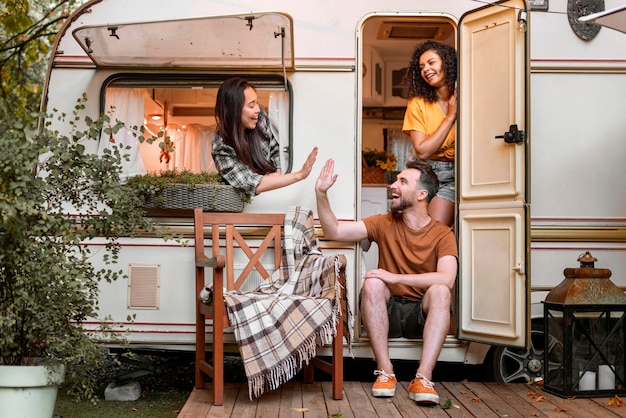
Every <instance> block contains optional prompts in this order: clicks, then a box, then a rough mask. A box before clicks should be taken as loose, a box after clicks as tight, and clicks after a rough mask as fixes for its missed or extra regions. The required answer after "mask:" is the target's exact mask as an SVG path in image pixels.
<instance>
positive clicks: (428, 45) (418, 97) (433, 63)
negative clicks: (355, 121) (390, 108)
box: [402, 41, 457, 226]
mask: <svg viewBox="0 0 626 418" xmlns="http://www.w3.org/2000/svg"><path fill="white" fill-rule="evenodd" d="M456 79H457V56H456V51H455V50H454V48H452V47H451V46H448V45H445V44H441V43H439V42H435V41H426V42H424V43H422V44H419V45H418V46H417V47H416V48H415V51H414V52H413V56H412V58H411V62H410V63H409V67H408V69H407V72H406V74H405V76H404V80H403V86H404V91H403V92H404V97H405V98H406V99H407V100H408V104H407V108H406V113H405V115H404V123H403V125H402V131H403V132H404V133H405V134H407V135H409V136H410V137H411V142H412V143H413V151H414V153H415V156H416V157H417V158H418V159H420V160H424V161H428V163H429V165H430V166H431V167H432V169H433V171H434V172H435V173H436V174H437V178H438V180H439V191H438V192H437V196H435V197H434V198H433V199H432V200H431V202H430V204H429V205H428V212H429V214H430V216H432V217H433V218H435V219H436V220H438V221H440V222H442V223H444V224H446V225H448V226H451V225H452V223H453V222H454V144H455V139H456V133H455V125H456V117H457V116H456V113H457V106H456Z"/></svg>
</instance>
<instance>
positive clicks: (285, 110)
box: [267, 91, 292, 173]
mask: <svg viewBox="0 0 626 418" xmlns="http://www.w3.org/2000/svg"><path fill="white" fill-rule="evenodd" d="M268 107H269V109H267V114H268V116H269V119H270V126H271V128H272V132H273V133H274V136H275V137H276V139H277V140H278V143H279V144H280V168H281V170H282V172H283V173H284V172H285V171H286V169H287V166H288V165H289V154H290V153H291V152H292V150H290V152H283V150H284V149H286V148H288V147H289V94H288V93H287V92H286V91H278V92H271V93H270V99H269V104H268Z"/></svg>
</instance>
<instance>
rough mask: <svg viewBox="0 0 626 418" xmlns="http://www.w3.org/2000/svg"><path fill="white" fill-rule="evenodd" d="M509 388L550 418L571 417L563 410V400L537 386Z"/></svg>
mask: <svg viewBox="0 0 626 418" xmlns="http://www.w3.org/2000/svg"><path fill="white" fill-rule="evenodd" d="M509 387H510V388H511V390H513V392H515V393H517V394H518V396H520V397H522V398H523V399H526V400H527V401H528V402H531V403H532V404H533V406H534V407H535V408H537V409H539V410H540V411H541V412H543V413H544V414H546V415H548V416H549V417H571V415H570V414H568V413H567V411H566V410H565V409H564V408H563V402H562V401H563V399H560V398H557V397H556V396H554V395H550V394H549V393H547V392H544V391H542V390H540V389H539V388H538V387H536V386H535V385H525V384H517V385H516V384H513V385H510V386H509ZM538 389H539V390H538ZM587 418H589V417H587ZM594 418H595V417H594Z"/></svg>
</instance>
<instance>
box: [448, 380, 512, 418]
mask: <svg viewBox="0 0 626 418" xmlns="http://www.w3.org/2000/svg"><path fill="white" fill-rule="evenodd" d="M441 384H442V385H444V386H445V387H446V388H447V389H448V391H450V393H451V394H453V395H454V396H455V397H456V399H458V401H459V402H460V403H461V404H462V405H463V406H465V408H467V410H468V411H469V413H470V414H471V415H473V416H476V417H481V418H487V417H499V416H500V415H498V414H496V413H495V412H494V411H493V410H492V409H491V408H489V406H487V404H485V403H484V402H482V401H481V400H480V398H479V397H478V395H476V394H475V393H473V392H472V391H471V390H470V389H468V388H467V387H466V386H465V385H464V384H463V383H461V382H449V383H441Z"/></svg>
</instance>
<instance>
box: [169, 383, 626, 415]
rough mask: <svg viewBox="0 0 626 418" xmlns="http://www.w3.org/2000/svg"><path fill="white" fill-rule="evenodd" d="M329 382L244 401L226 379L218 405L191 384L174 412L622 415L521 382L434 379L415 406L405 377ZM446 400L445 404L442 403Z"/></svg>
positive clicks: (242, 387)
mask: <svg viewBox="0 0 626 418" xmlns="http://www.w3.org/2000/svg"><path fill="white" fill-rule="evenodd" d="M330 385H331V383H330V382H321V383H314V384H312V385H309V384H304V383H302V382H298V381H296V382H293V381H291V382H288V383H285V384H284V385H282V386H281V388H280V389H278V390H276V391H273V392H269V393H266V394H264V395H263V396H262V397H261V398H259V399H257V400H254V401H250V400H249V399H248V386H247V384H246V383H227V384H226V391H225V397H224V398H225V401H224V405H223V406H219V407H218V406H215V405H213V404H212V402H211V399H212V396H211V391H210V390H211V385H210V384H208V385H207V388H206V389H202V390H198V389H194V390H193V392H192V393H191V396H190V397H189V399H188V400H187V403H186V404H185V406H184V408H183V409H182V410H181V412H180V414H179V415H178V418H190V417H193V418H204V417H234V418H246V417H259V418H261V417H263V418H277V417H280V418H296V417H297V418H327V417H329V416H332V415H333V414H338V413H341V414H343V417H345V418H352V417H354V418H368V417H385V418H387V417H390V418H392V417H411V418H418V417H479V418H488V417H557V418H561V417H563V418H565V417H573V418H616V417H626V407H618V406H616V405H609V400H610V398H593V399H582V398H578V399H562V398H559V397H558V396H554V395H550V394H548V393H546V392H544V391H542V390H541V388H540V387H537V386H534V385H525V384H521V383H520V384H508V385H507V384H499V383H479V382H467V381H464V382H443V383H436V386H435V388H436V389H437V391H438V393H439V397H440V400H441V401H440V404H441V405H440V406H439V407H432V408H430V407H423V406H418V405H417V404H416V403H415V402H413V401H412V400H410V399H409V396H408V393H407V386H408V382H401V383H400V384H399V385H398V387H397V389H396V396H394V397H393V398H374V397H372V396H371V382H349V381H346V382H344V398H343V400H340V401H335V400H333V399H332V397H331V387H330ZM448 400H450V402H449V403H450V407H449V408H447V409H444V408H442V406H443V405H444V403H446V401H448Z"/></svg>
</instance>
